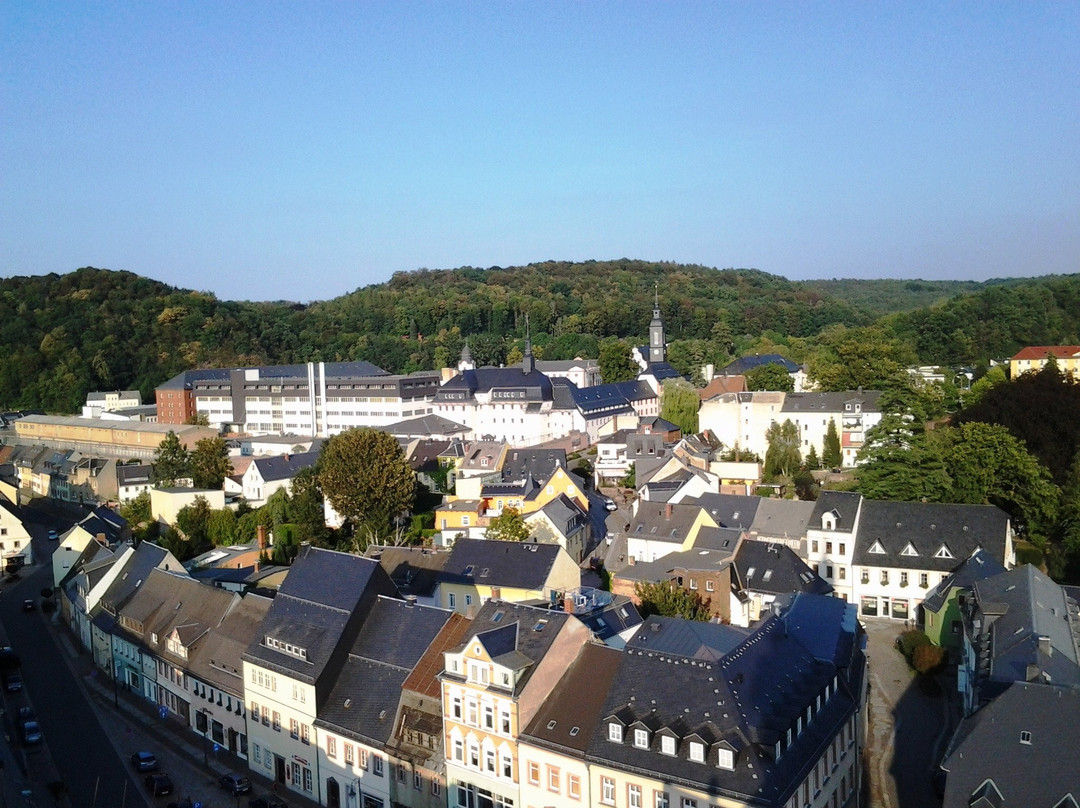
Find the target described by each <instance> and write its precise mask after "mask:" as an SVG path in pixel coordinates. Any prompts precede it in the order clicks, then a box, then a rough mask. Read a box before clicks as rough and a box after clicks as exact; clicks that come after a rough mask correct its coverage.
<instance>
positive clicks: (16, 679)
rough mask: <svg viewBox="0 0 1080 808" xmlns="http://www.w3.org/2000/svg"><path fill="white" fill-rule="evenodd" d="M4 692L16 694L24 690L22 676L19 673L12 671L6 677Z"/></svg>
mask: <svg viewBox="0 0 1080 808" xmlns="http://www.w3.org/2000/svg"><path fill="white" fill-rule="evenodd" d="M4 690H6V691H7V692H8V693H15V692H18V691H19V690H22V676H21V675H20V674H19V673H18V671H12V672H11V673H8V674H5V676H4Z"/></svg>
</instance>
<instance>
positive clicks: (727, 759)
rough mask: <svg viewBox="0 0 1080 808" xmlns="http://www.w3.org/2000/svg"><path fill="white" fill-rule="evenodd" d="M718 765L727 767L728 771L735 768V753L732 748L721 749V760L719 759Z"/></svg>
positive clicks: (723, 767)
mask: <svg viewBox="0 0 1080 808" xmlns="http://www.w3.org/2000/svg"><path fill="white" fill-rule="evenodd" d="M717 765H718V766H719V767H720V768H721V769H727V770H728V771H731V770H732V769H734V768H735V753H734V752H732V751H731V750H730V749H721V750H720V756H719V760H717Z"/></svg>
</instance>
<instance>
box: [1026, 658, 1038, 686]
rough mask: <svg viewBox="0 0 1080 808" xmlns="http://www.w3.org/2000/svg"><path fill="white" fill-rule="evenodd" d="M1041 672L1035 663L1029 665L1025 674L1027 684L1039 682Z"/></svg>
mask: <svg viewBox="0 0 1080 808" xmlns="http://www.w3.org/2000/svg"><path fill="white" fill-rule="evenodd" d="M1039 670H1040V669H1039V666H1038V665H1036V664H1035V663H1033V662H1032V663H1029V664H1028V666H1027V671H1026V672H1025V676H1024V680H1025V681H1027V682H1034V681H1037V680H1038V678H1039Z"/></svg>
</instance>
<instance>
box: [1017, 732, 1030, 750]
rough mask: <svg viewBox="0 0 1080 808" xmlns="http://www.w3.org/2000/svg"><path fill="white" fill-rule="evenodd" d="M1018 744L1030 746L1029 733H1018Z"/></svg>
mask: <svg viewBox="0 0 1080 808" xmlns="http://www.w3.org/2000/svg"><path fill="white" fill-rule="evenodd" d="M1020 743H1022V744H1027V745H1028V746H1030V745H1031V733H1030V732H1028V731H1027V730H1022V731H1021V732H1020Z"/></svg>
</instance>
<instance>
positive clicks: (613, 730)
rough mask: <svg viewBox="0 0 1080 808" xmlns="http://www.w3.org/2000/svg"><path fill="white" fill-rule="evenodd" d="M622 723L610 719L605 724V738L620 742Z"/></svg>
mask: <svg viewBox="0 0 1080 808" xmlns="http://www.w3.org/2000/svg"><path fill="white" fill-rule="evenodd" d="M622 729H623V728H622V724H616V723H615V722H614V721H612V722H611V723H610V724H608V725H607V739H608V740H609V741H613V742H614V743H622Z"/></svg>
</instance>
